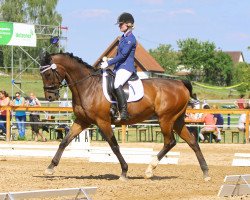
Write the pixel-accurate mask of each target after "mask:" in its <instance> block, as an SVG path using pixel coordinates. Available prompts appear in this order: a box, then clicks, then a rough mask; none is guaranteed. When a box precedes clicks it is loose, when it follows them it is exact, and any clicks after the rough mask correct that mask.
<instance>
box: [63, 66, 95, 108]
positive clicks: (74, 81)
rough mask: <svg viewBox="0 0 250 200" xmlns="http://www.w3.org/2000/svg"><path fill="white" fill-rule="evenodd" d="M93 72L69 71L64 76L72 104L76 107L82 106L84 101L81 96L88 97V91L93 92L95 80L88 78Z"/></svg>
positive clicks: (86, 70)
mask: <svg viewBox="0 0 250 200" xmlns="http://www.w3.org/2000/svg"><path fill="white" fill-rule="evenodd" d="M92 73H93V72H92V71H91V70H88V69H85V70H84V69H79V73H72V71H70V70H69V72H67V74H66V81H67V83H68V85H69V88H70V90H71V92H72V96H73V98H74V102H75V103H76V104H77V105H82V103H83V102H84V99H87V98H81V97H83V96H85V97H88V96H89V91H90V90H94V89H95V88H93V87H94V85H96V82H97V79H96V78H93V77H94V76H90V74H92Z"/></svg>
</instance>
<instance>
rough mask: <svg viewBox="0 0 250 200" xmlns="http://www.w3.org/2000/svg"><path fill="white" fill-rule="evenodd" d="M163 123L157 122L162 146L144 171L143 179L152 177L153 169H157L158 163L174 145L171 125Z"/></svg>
mask: <svg viewBox="0 0 250 200" xmlns="http://www.w3.org/2000/svg"><path fill="white" fill-rule="evenodd" d="M164 121H165V120H164ZM164 121H163V120H159V122H160V127H161V132H162V134H163V137H164V145H163V148H162V149H161V151H160V152H159V153H158V154H157V156H156V157H154V158H153V159H152V161H151V162H150V164H149V165H148V168H147V169H146V172H145V178H151V177H153V169H155V168H156V167H157V165H158V163H159V162H160V160H161V159H162V158H163V157H164V156H165V155H166V154H167V152H169V151H170V150H171V149H172V148H173V147H174V146H175V145H176V140H175V138H174V134H173V128H172V127H173V124H172V123H166V122H164Z"/></svg>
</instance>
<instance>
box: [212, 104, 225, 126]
mask: <svg viewBox="0 0 250 200" xmlns="http://www.w3.org/2000/svg"><path fill="white" fill-rule="evenodd" d="M213 109H218V106H217V105H213ZM214 118H216V124H215V125H216V126H217V127H218V128H219V129H220V130H222V129H223V125H224V119H223V116H222V114H220V113H216V114H214Z"/></svg>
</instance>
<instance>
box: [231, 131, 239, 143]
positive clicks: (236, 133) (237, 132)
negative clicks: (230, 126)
mask: <svg viewBox="0 0 250 200" xmlns="http://www.w3.org/2000/svg"><path fill="white" fill-rule="evenodd" d="M235 136H236V138H237V142H238V143H239V142H240V132H239V131H232V143H234V137H235Z"/></svg>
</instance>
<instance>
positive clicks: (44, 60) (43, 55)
mask: <svg viewBox="0 0 250 200" xmlns="http://www.w3.org/2000/svg"><path fill="white" fill-rule="evenodd" d="M48 58H49V53H48V52H47V51H46V50H45V49H44V48H42V49H41V50H40V53H39V61H40V62H39V63H40V65H41V66H44V65H48V64H49V62H50V60H49V59H48Z"/></svg>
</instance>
